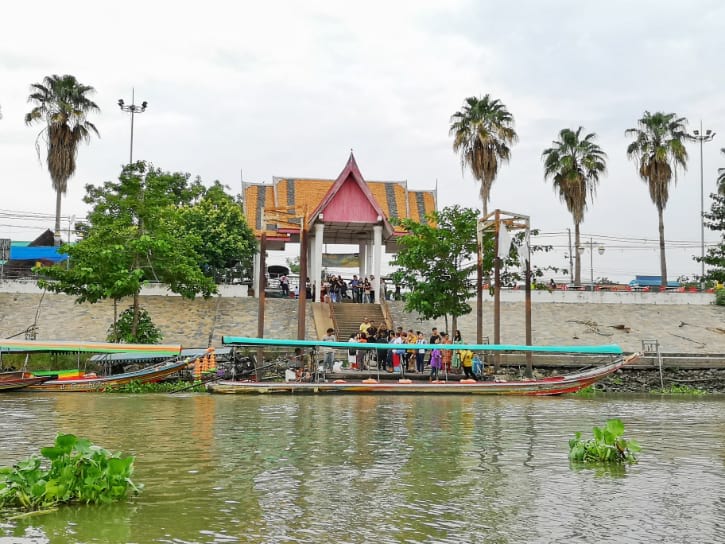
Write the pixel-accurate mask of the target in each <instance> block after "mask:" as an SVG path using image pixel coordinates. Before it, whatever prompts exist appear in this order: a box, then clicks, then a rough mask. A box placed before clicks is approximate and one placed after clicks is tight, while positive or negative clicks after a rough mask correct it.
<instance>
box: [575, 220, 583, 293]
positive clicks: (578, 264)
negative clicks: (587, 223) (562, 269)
mask: <svg viewBox="0 0 725 544" xmlns="http://www.w3.org/2000/svg"><path fill="white" fill-rule="evenodd" d="M580 247H581V242H580V240H579V223H575V224H574V259H575V260H574V285H581V282H582V259H581V257H582V256H581V255H580V254H579V248H580Z"/></svg>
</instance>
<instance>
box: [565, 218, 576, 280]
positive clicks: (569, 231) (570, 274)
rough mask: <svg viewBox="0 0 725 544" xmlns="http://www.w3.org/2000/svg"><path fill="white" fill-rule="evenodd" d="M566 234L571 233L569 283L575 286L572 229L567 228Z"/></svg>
mask: <svg viewBox="0 0 725 544" xmlns="http://www.w3.org/2000/svg"><path fill="white" fill-rule="evenodd" d="M566 232H567V233H569V283H571V284H572V285H573V284H574V257H573V255H574V254H573V253H572V247H571V229H569V228H567V229H566Z"/></svg>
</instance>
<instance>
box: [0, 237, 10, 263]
mask: <svg viewBox="0 0 725 544" xmlns="http://www.w3.org/2000/svg"><path fill="white" fill-rule="evenodd" d="M9 254H10V238H0V259H2V260H4V261H6V260H7V258H8V256H9Z"/></svg>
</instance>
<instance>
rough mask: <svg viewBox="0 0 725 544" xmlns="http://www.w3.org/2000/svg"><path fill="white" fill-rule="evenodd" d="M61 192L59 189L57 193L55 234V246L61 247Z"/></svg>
mask: <svg viewBox="0 0 725 544" xmlns="http://www.w3.org/2000/svg"><path fill="white" fill-rule="evenodd" d="M61 196H62V194H61V192H60V189H58V190H57V191H56V192H55V231H54V232H53V245H55V246H59V245H60V199H61Z"/></svg>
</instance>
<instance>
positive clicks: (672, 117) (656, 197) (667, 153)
mask: <svg viewBox="0 0 725 544" xmlns="http://www.w3.org/2000/svg"><path fill="white" fill-rule="evenodd" d="M637 123H638V126H637V128H629V129H627V130H625V131H624V134H625V136H633V137H634V141H633V142H632V143H631V144H629V146H627V157H628V158H629V159H630V160H633V161H634V162H635V164H636V165H637V167H638V171H639V177H640V178H642V180H643V181H644V182H645V183H647V185H648V187H649V196H650V198H651V199H652V202H653V203H654V205H655V206H656V207H657V215H658V218H659V235H660V270H661V275H662V287H663V288H665V287H667V259H666V256H665V223H664V210H665V207H666V206H667V201H668V199H669V196H670V182H671V181H672V180H673V179H674V180H675V181H676V180H677V168H682V169H683V171H684V170H686V169H687V149H685V143H684V140H685V139H687V132H686V130H685V126H686V125H687V119H685V118H684V117H677V115H676V114H674V113H663V112H656V113H650V112H648V111H645V112H644V115H643V116H642V118H641V119H640V120H639V121H638V122H637Z"/></svg>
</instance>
